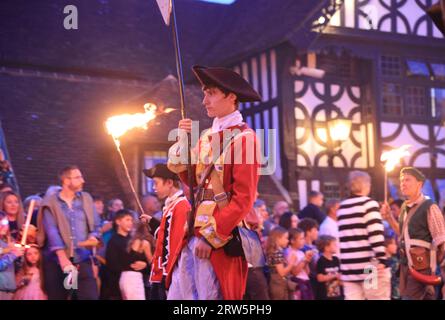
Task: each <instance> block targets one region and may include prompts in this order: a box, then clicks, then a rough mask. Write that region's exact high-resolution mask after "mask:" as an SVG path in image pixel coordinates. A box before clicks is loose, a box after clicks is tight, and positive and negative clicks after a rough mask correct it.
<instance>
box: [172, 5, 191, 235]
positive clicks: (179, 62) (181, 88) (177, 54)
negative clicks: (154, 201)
mask: <svg viewBox="0 0 445 320" xmlns="http://www.w3.org/2000/svg"><path fill="white" fill-rule="evenodd" d="M171 8H172V9H171V10H172V32H173V45H174V47H175V58H176V71H177V73H178V83H179V95H180V98H181V117H182V119H186V118H187V116H186V112H185V94H184V74H183V69H182V58H181V49H180V47H179V36H178V24H177V20H176V10H175V0H171ZM191 151H192V138H191V134H190V133H187V178H188V179H187V180H188V184H189V190H190V192H189V194H190V204H191V207H192V217H193V216H194V213H195V195H194V192H193V170H192V153H191ZM189 227H190V226H189Z"/></svg>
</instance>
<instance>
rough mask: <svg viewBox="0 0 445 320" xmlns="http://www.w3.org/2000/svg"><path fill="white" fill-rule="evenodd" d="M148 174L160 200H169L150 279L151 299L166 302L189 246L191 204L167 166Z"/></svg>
mask: <svg viewBox="0 0 445 320" xmlns="http://www.w3.org/2000/svg"><path fill="white" fill-rule="evenodd" d="M144 174H145V175H146V176H147V177H148V178H151V179H153V183H154V189H155V192H156V195H157V196H158V197H159V199H166V200H165V205H164V208H163V214H162V219H161V224H160V226H159V228H158V230H156V232H155V237H156V248H155V251H154V255H153V262H152V268H151V275H150V283H151V284H152V290H151V294H150V297H151V299H152V300H165V299H166V298H167V296H166V294H165V290H168V288H169V287H170V283H171V277H172V271H173V268H174V266H175V265H176V262H177V260H178V257H179V255H180V253H181V250H182V248H183V246H184V244H185V243H186V232H185V231H186V224H187V214H188V212H189V211H190V204H189V202H188V200H187V198H186V197H185V196H184V193H183V192H182V190H181V187H180V184H179V177H178V176H177V175H176V174H175V173H173V172H171V171H170V170H169V169H168V168H167V165H165V164H157V165H156V166H155V167H153V168H151V169H147V170H144ZM147 218H148V217H147Z"/></svg>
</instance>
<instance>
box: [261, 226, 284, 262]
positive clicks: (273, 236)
mask: <svg viewBox="0 0 445 320" xmlns="http://www.w3.org/2000/svg"><path fill="white" fill-rule="evenodd" d="M286 233H288V231H287V230H286V229H284V228H282V227H276V228H274V229H272V230H271V231H270V233H269V236H268V237H267V243H266V254H267V255H271V254H273V253H274V252H275V251H277V250H278V249H279V247H278V245H277V241H278V239H279V238H280V237H282V236H283V235H285V234H286Z"/></svg>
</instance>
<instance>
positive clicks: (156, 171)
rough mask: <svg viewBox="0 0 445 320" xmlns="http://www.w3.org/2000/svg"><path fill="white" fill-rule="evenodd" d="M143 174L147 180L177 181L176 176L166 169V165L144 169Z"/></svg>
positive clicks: (159, 164) (160, 164)
mask: <svg viewBox="0 0 445 320" xmlns="http://www.w3.org/2000/svg"><path fill="white" fill-rule="evenodd" d="M143 172H144V174H145V175H146V176H147V177H148V178H151V179H153V178H155V177H158V178H163V179H172V180H179V177H178V175H177V174H175V173H173V172H171V171H170V170H169V169H168V168H167V165H166V164H164V163H158V164H157V165H155V166H154V167H153V168H150V169H144V170H143Z"/></svg>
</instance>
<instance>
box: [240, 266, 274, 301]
mask: <svg viewBox="0 0 445 320" xmlns="http://www.w3.org/2000/svg"><path fill="white" fill-rule="evenodd" d="M244 300H270V298H269V288H268V285H267V279H266V276H265V274H264V269H263V268H262V267H259V268H249V271H248V272H247V283H246V292H245V294H244Z"/></svg>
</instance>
